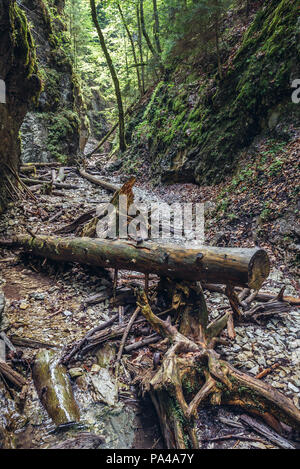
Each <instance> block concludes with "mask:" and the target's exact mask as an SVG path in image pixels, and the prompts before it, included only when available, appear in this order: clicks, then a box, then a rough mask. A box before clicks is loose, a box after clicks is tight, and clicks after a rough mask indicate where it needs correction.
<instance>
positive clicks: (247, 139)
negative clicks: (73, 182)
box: [130, 0, 299, 183]
mask: <svg viewBox="0 0 300 469" xmlns="http://www.w3.org/2000/svg"><path fill="white" fill-rule="evenodd" d="M297 19H298V4H297V2H296V0H292V1H290V2H286V1H285V0H270V1H269V2H265V4H264V5H263V6H262V7H261V8H260V9H259V10H258V12H257V15H256V17H255V19H254V21H253V22H252V23H251V25H250V27H249V28H248V30H247V31H246V33H245V35H244V38H243V40H242V43H241V45H240V47H239V49H238V50H237V52H236V54H235V56H234V57H232V54H228V55H230V61H229V62H228V63H227V64H225V66H224V69H225V70H226V72H224V78H223V80H222V81H220V80H219V78H218V76H217V75H215V76H214V75H212V74H211V75H209V73H208V74H207V75H203V74H201V76H199V75H198V76H197V73H195V71H193V73H192V74H189V75H188V76H187V77H186V79H185V80H183V74H184V73H186V72H184V71H183V69H181V68H180V67H179V72H178V75H177V76H176V78H178V76H180V78H181V83H180V84H177V80H176V81H174V82H172V83H162V82H160V83H159V84H158V86H157V87H156V89H155V91H154V92H153V94H152V96H151V99H150V101H149V102H148V104H147V106H146V109H145V111H144V112H143V113H141V112H140V113H139V115H138V116H136V118H135V121H133V124H134V125H135V128H136V133H135V134H134V137H133V143H134V144H133V148H132V152H131V153H130V155H131V154H133V153H136V152H137V151H138V150H139V148H140V147H141V143H143V144H144V145H145V144H146V145H147V146H148V148H149V151H150V155H151V160H152V162H153V164H152V170H153V173H154V177H156V176H157V174H162V173H165V174H169V175H170V178H172V180H174V179H175V177H174V176H175V174H180V173H182V174H187V175H189V177H191V176H193V177H194V178H195V180H196V181H197V182H199V183H207V182H208V183H211V182H219V181H220V180H222V179H224V177H225V175H226V174H228V173H230V172H232V170H233V168H234V166H235V162H236V159H237V155H238V154H239V151H240V149H241V148H243V147H245V146H248V145H249V144H250V143H251V142H252V141H253V139H254V137H255V136H256V135H257V134H258V133H260V132H261V131H262V129H263V128H264V126H265V123H266V120H267V118H268V113H269V111H270V110H272V109H273V108H275V107H276V106H277V105H278V104H279V103H284V102H287V101H288V100H290V94H291V89H290V76H291V73H292V71H293V69H294V68H295V61H296V60H297V56H298V53H299V46H298V45H297ZM232 34H233V35H234V32H233V33H232ZM190 52H191V53H193V51H190ZM132 127H133V125H132ZM132 127H131V129H132ZM183 149H184V150H185V153H184V154H185V155H186V157H185V158H182V154H183V151H182V150H183ZM275 169H276V168H274V170H275ZM244 177H245V178H247V177H251V175H250V174H249V175H244Z"/></svg>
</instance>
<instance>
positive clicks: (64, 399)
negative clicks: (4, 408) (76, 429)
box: [32, 350, 80, 426]
mask: <svg viewBox="0 0 300 469" xmlns="http://www.w3.org/2000/svg"><path fill="white" fill-rule="evenodd" d="M32 377H33V381H34V385H35V388H36V390H37V393H38V396H39V398H40V401H41V402H42V404H43V406H44V407H45V409H46V410H47V412H48V414H49V416H50V417H51V419H52V420H53V422H54V423H55V425H57V426H58V425H63V424H67V423H71V422H72V423H73V422H78V421H79V420H80V413H79V408H78V405H77V403H76V401H75V399H74V395H73V391H72V387H71V383H70V380H69V378H68V374H67V369H66V368H65V367H64V366H63V365H62V364H60V363H59V358H58V357H57V355H56V354H55V353H54V352H52V351H50V350H43V351H42V352H40V353H38V355H37V357H36V359H35V363H34V367H33V370H32Z"/></svg>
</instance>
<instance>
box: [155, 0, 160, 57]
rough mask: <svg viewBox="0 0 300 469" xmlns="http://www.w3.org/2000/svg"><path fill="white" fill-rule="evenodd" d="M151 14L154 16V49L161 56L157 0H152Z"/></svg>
mask: <svg viewBox="0 0 300 469" xmlns="http://www.w3.org/2000/svg"><path fill="white" fill-rule="evenodd" d="M153 14H154V39H155V43H156V48H157V50H158V52H159V54H161V52H162V50H161V45H160V39H159V35H160V26H159V16H158V10H157V0H153Z"/></svg>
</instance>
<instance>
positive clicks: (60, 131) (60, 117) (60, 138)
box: [47, 110, 80, 163]
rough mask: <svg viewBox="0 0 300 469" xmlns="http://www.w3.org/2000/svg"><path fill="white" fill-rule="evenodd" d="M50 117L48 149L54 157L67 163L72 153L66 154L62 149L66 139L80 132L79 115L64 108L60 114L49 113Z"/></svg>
mask: <svg viewBox="0 0 300 469" xmlns="http://www.w3.org/2000/svg"><path fill="white" fill-rule="evenodd" d="M48 119H49V126H48V139H47V150H48V151H49V152H50V153H51V156H52V157H53V158H55V159H57V160H58V161H61V162H63V163H65V162H66V161H67V160H68V157H69V156H70V155H67V154H64V153H63V152H62V149H63V148H64V146H65V142H66V141H68V140H70V138H72V136H73V135H74V134H75V135H76V134H78V133H79V126H80V121H79V117H78V115H77V113H76V112H74V111H70V110H63V111H61V112H60V113H59V114H53V113H49V115H48ZM73 156H74V155H73Z"/></svg>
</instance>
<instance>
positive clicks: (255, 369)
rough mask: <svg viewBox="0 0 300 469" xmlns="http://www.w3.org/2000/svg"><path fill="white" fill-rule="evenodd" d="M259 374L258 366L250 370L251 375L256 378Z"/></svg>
mask: <svg viewBox="0 0 300 469" xmlns="http://www.w3.org/2000/svg"><path fill="white" fill-rule="evenodd" d="M258 372H259V367H258V365H256V366H254V367H253V368H251V370H250V373H251V374H252V375H254V376H256V375H257V374H258Z"/></svg>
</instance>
